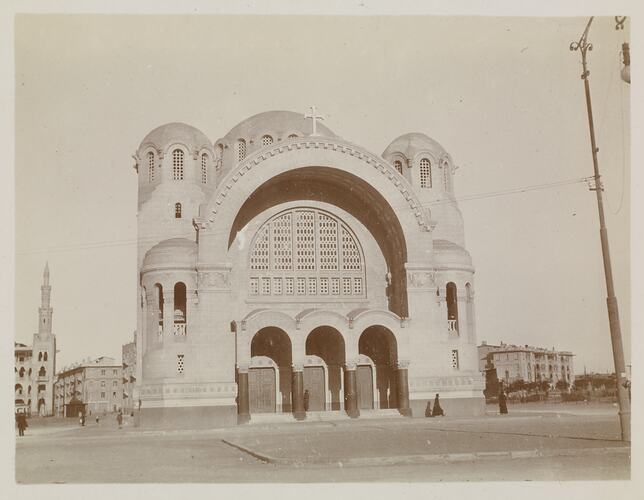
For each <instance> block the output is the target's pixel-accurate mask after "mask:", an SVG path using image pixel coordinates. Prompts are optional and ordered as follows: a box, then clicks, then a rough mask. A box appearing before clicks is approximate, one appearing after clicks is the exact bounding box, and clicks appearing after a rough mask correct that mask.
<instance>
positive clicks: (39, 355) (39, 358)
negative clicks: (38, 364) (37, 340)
mask: <svg viewBox="0 0 644 500" xmlns="http://www.w3.org/2000/svg"><path fill="white" fill-rule="evenodd" d="M38 361H42V352H39V353H38Z"/></svg>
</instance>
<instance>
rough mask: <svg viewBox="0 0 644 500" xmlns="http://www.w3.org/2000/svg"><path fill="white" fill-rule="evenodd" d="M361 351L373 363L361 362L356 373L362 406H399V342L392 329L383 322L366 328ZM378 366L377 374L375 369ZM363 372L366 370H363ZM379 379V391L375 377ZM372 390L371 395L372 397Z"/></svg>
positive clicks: (360, 340)
mask: <svg viewBox="0 0 644 500" xmlns="http://www.w3.org/2000/svg"><path fill="white" fill-rule="evenodd" d="M358 352H359V353H360V354H361V355H364V356H367V357H368V359H369V360H371V361H372V362H373V366H370V365H369V364H368V363H363V364H359V365H358V368H357V370H358V371H357V373H356V379H357V380H356V382H357V386H358V387H357V390H358V401H359V402H360V404H361V405H364V406H361V408H373V407H376V408H397V407H398V395H397V384H396V363H397V361H398V345H397V343H396V337H395V336H394V334H393V333H392V332H391V330H389V329H388V328H385V327H384V326H380V325H374V326H370V327H369V328H367V329H365V330H364V331H363V332H362V335H360V339H359V340H358ZM374 369H375V377H374V376H373V374H372V372H371V370H374ZM361 372H362V373H361ZM374 378H375V390H374V388H373V382H372V381H373V379H374ZM369 393H371V398H369ZM369 399H371V401H372V405H373V406H369Z"/></svg>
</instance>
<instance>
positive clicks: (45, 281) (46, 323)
mask: <svg viewBox="0 0 644 500" xmlns="http://www.w3.org/2000/svg"><path fill="white" fill-rule="evenodd" d="M50 297H51V286H49V262H47V263H45V272H44V273H43V277H42V286H41V287H40V307H39V308H38V335H39V336H41V337H44V336H47V335H51V315H52V313H53V312H54V310H53V309H52V308H51V306H50Z"/></svg>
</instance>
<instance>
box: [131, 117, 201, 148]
mask: <svg viewBox="0 0 644 500" xmlns="http://www.w3.org/2000/svg"><path fill="white" fill-rule="evenodd" d="M176 143H180V144H183V145H185V146H186V147H187V148H188V149H189V150H190V151H195V150H196V151H198V150H200V149H202V148H208V149H209V150H211V151H212V143H211V142H210V140H209V139H208V137H206V135H205V134H204V133H203V132H202V131H201V130H199V129H197V128H195V127H193V126H192V125H188V124H186V123H178V122H175V123H166V124H165V125H161V126H160V127H157V128H155V129H154V130H153V131H152V132H150V133H149V134H148V135H146V136H145V139H143V140H142V141H141V145H140V146H139V150H141V149H143V148H145V147H147V146H150V145H152V146H154V147H156V148H158V149H161V150H165V148H166V147H168V146H170V145H171V144H176Z"/></svg>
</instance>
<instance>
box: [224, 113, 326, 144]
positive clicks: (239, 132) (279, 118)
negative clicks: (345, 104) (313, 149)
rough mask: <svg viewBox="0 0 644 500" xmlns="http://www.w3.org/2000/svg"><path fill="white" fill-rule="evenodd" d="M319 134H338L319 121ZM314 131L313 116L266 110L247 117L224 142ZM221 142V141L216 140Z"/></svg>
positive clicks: (233, 129) (279, 136)
mask: <svg viewBox="0 0 644 500" xmlns="http://www.w3.org/2000/svg"><path fill="white" fill-rule="evenodd" d="M316 128H317V135H319V136H324V137H336V135H335V134H334V133H333V132H332V131H331V130H329V129H328V128H327V127H326V126H324V125H323V124H322V123H321V122H320V121H319V120H318V121H317V125H316ZM312 133H313V123H312V119H311V118H305V117H304V115H303V114H301V113H295V112H293V111H266V112H264V113H259V114H257V115H254V116H251V117H250V118H247V119H246V120H244V121H243V122H241V123H239V124H238V125H236V126H235V127H233V128H232V129H231V130H230V132H228V133H227V134H226V136H225V137H224V138H223V142H224V143H232V142H235V141H237V140H238V139H245V140H253V141H255V142H257V141H258V140H261V138H262V137H263V136H264V135H267V134H268V135H271V137H272V138H273V140H277V139H278V138H279V139H288V136H289V135H292V134H295V135H297V136H298V137H305V136H310V135H311V134H312ZM216 142H220V141H216Z"/></svg>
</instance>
